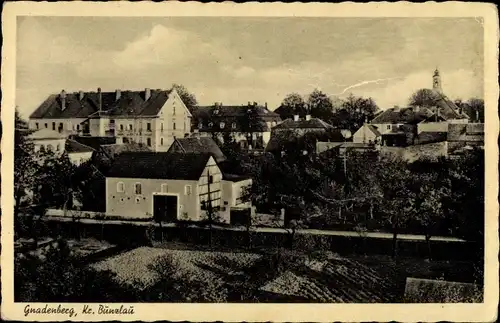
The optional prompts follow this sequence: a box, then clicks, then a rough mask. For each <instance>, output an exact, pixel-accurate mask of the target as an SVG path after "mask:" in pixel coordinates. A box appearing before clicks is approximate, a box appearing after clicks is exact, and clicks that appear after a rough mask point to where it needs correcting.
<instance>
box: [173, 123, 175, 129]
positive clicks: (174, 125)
mask: <svg viewBox="0 0 500 323" xmlns="http://www.w3.org/2000/svg"><path fill="white" fill-rule="evenodd" d="M173 126H174V130H175V122H174V124H173Z"/></svg>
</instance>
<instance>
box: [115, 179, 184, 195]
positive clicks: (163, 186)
mask: <svg viewBox="0 0 500 323" xmlns="http://www.w3.org/2000/svg"><path fill="white" fill-rule="evenodd" d="M116 191H117V192H118V193H124V192H125V183H123V182H118V183H117V184H116ZM134 192H135V194H136V195H141V194H142V184H141V183H135V184H134ZM161 192H162V193H168V184H161ZM191 193H192V187H191V185H185V186H184V195H191Z"/></svg>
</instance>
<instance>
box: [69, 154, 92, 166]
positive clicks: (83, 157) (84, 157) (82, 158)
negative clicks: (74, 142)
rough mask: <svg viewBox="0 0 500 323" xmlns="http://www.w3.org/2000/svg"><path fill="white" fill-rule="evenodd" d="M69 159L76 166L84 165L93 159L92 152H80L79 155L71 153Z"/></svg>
mask: <svg viewBox="0 0 500 323" xmlns="http://www.w3.org/2000/svg"><path fill="white" fill-rule="evenodd" d="M68 158H69V160H70V161H71V163H73V164H74V165H76V166H79V165H80V164H83V163H84V162H86V161H88V160H90V159H91V158H92V152H91V151H89V152H79V153H69V154H68Z"/></svg>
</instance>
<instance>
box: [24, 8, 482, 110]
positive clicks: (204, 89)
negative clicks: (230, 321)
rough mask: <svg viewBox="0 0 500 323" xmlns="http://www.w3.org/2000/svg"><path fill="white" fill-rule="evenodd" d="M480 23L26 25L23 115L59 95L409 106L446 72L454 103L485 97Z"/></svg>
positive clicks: (198, 20)
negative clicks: (122, 93) (323, 99)
mask: <svg viewBox="0 0 500 323" xmlns="http://www.w3.org/2000/svg"><path fill="white" fill-rule="evenodd" d="M483 48H484V46H483V27H482V24H481V22H479V21H476V20H475V19H473V18H432V19H431V18H373V19H372V18H298V17H286V18H285V17H284V18H276V17H272V18H267V17H266V18H250V17H167V18H158V17H28V16H26V17H19V18H18V21H17V47H16V50H17V53H16V60H17V62H16V64H17V66H16V69H17V73H16V105H17V106H18V109H19V110H20V111H21V114H23V115H24V116H29V114H30V113H31V112H32V111H34V110H35V109H36V108H37V107H38V106H39V105H40V104H41V103H42V102H43V100H44V99H45V98H46V97H47V96H48V95H49V94H51V93H59V92H60V91H61V90H62V89H64V90H66V92H73V91H79V90H84V91H96V90H97V88H98V87H100V88H102V90H103V91H114V90H115V89H122V90H125V89H129V90H140V89H142V90H143V89H144V88H153V89H160V88H161V89H168V88H170V86H171V85H172V84H173V83H178V84H182V85H184V86H185V87H187V88H188V90H189V91H190V92H192V93H194V94H195V96H196V98H197V99H198V102H199V103H200V105H211V104H213V103H214V102H222V103H223V104H236V105H239V104H246V102H248V101H251V102H254V101H255V102H259V103H262V104H263V103H265V102H267V103H268V106H269V108H270V109H271V110H273V109H275V108H277V107H278V106H279V104H280V103H281V101H282V100H283V98H284V97H285V95H286V94H288V93H292V92H297V93H299V94H302V95H307V94H309V93H310V92H312V91H313V90H314V89H320V90H322V91H323V92H325V93H327V94H328V95H330V96H332V98H334V97H339V98H343V97H345V96H347V95H348V94H350V93H353V94H354V95H357V96H363V97H372V98H373V99H374V100H375V102H376V103H377V105H378V106H379V107H380V108H382V109H386V108H390V107H393V106H394V105H400V106H404V105H406V104H407V102H408V98H409V97H410V95H411V94H412V93H413V92H415V91H416V90H418V89H420V88H430V87H432V73H433V71H434V70H435V69H436V68H439V70H440V72H441V77H442V84H443V91H444V92H445V94H446V95H447V96H448V97H450V98H451V99H456V98H461V99H464V100H467V99H469V98H472V97H478V98H483V68H484V65H483Z"/></svg>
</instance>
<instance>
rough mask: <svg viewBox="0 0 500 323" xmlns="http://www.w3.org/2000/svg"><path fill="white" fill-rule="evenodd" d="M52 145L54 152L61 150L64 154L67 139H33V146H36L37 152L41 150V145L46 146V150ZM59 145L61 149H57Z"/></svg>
mask: <svg viewBox="0 0 500 323" xmlns="http://www.w3.org/2000/svg"><path fill="white" fill-rule="evenodd" d="M49 145H50V146H52V151H53V152H59V153H60V154H62V153H63V152H64V150H65V148H66V139H64V138H60V139H36V140H34V141H33V146H34V148H35V152H37V151H39V150H40V148H41V146H43V147H44V149H45V150H48V146H49ZM57 147H59V149H57Z"/></svg>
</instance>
